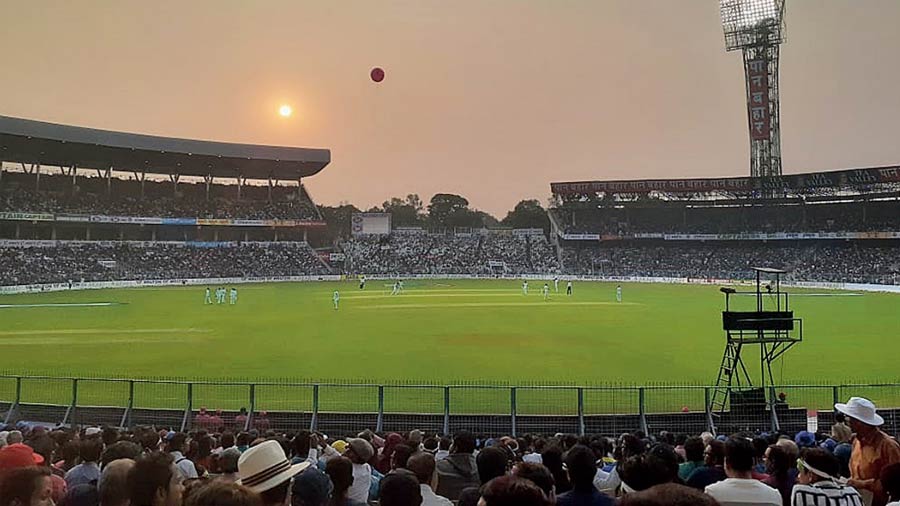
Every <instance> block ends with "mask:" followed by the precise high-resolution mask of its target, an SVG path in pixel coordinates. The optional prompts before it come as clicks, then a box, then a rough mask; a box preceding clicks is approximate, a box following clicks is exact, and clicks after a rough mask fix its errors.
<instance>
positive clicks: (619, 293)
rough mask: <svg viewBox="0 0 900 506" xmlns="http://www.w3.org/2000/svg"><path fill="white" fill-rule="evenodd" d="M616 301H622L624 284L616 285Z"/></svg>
mask: <svg viewBox="0 0 900 506" xmlns="http://www.w3.org/2000/svg"><path fill="white" fill-rule="evenodd" d="M616 302H622V285H616Z"/></svg>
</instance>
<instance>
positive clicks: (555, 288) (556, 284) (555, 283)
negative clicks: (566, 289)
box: [553, 276, 559, 293]
mask: <svg viewBox="0 0 900 506" xmlns="http://www.w3.org/2000/svg"><path fill="white" fill-rule="evenodd" d="M553 291H554V292H556V293H559V276H556V277H555V278H553Z"/></svg>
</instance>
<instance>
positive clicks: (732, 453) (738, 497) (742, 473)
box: [705, 436, 782, 506]
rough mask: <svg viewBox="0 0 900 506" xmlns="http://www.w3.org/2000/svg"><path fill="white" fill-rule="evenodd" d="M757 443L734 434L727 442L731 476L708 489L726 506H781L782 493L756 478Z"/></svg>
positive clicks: (727, 467) (710, 493)
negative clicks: (754, 477) (755, 454)
mask: <svg viewBox="0 0 900 506" xmlns="http://www.w3.org/2000/svg"><path fill="white" fill-rule="evenodd" d="M753 455H754V449H753V443H752V442H751V441H750V440H748V439H746V438H742V437H736V436H732V437H730V438H728V440H727V441H726V442H725V473H726V474H727V476H728V477H727V478H726V479H725V480H723V481H720V482H718V483H713V484H711V485H709V486H707V487H706V490H705V492H706V493H707V494H709V495H711V496H712V497H713V498H715V499H716V500H717V501H719V503H721V504H722V506H730V505H741V506H753V505H758V506H781V505H782V501H781V494H779V493H778V491H777V490H775V489H773V488H771V487H769V486H768V485H766V484H764V483H762V482H760V481H758V480H754V479H753V473H752V471H753Z"/></svg>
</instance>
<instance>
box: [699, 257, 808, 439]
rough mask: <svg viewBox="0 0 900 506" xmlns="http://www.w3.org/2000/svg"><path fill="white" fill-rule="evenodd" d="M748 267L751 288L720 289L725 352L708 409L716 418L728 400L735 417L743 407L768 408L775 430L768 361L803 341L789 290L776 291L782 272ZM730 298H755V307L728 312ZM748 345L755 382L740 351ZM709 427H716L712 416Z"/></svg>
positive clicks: (766, 268)
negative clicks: (753, 351) (754, 359)
mask: <svg viewBox="0 0 900 506" xmlns="http://www.w3.org/2000/svg"><path fill="white" fill-rule="evenodd" d="M753 270H754V271H755V272H756V290H755V291H749V290H747V291H740V290H737V289H735V288H730V287H723V288H720V289H719V290H720V291H721V292H722V293H724V294H725V311H723V312H722V328H723V329H724V330H725V337H726V342H725V353H724V354H723V355H722V364H721V366H720V367H719V375H718V377H717V378H716V386H715V388H714V389H713V391H712V395H710V397H709V404H708V406H707V413H710V414H711V415H713V416H716V417H721V416H722V415H723V414H724V413H725V411H726V407H728V404H729V398H730V401H731V402H730V404H731V412H732V414H735V415H737V414H739V413H740V412H741V411H748V410H749V411H754V412H756V413H761V410H764V409H766V408H768V409H769V410H770V413H771V424H772V427H773V428H775V429H777V428H778V417H777V415H776V413H775V404H776V402H777V401H778V399H777V398H776V396H775V392H774V389H772V388H771V387H772V386H774V384H775V381H774V377H773V375H772V363H773V362H774V361H775V360H777V359H778V358H779V357H781V356H782V355H783V354H784V353H785V352H786V351H788V350H789V349H791V348H792V347H793V346H794V345H795V344H797V343H799V342H801V341H802V340H803V320H802V319H800V318H794V312H793V311H791V309H790V297H789V294H788V292H785V291H782V289H781V276H782V274H784V273H785V272H786V271H784V270H781V269H772V268H768V267H754V268H753ZM764 277H765V281H767V283H765V284H764V283H763V281H764ZM733 297H754V298H755V299H756V308H755V310H754V311H735V310H732V305H733V300H732V298H733ZM748 346H757V347H758V348H759V367H760V376H759V383H758V384H755V385H754V383H753V380H751V378H750V373H749V372H748V371H747V366H746V364H745V360H744V356H743V355H742V353H743V352H745V348H746V347H748ZM751 356H752V355H751ZM710 425H712V426H715V424H714V423H713V420H710Z"/></svg>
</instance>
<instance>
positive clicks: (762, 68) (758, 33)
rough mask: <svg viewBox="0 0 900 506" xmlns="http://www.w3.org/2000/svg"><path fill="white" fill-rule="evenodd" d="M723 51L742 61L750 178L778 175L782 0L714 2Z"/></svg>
mask: <svg viewBox="0 0 900 506" xmlns="http://www.w3.org/2000/svg"><path fill="white" fill-rule="evenodd" d="M719 7H720V9H721V14H722V28H723V30H724V31H725V50H726V51H734V50H737V49H740V50H741V52H742V53H743V56H744V76H745V85H746V90H747V124H748V126H749V128H750V176H752V177H773V176H780V175H781V128H780V117H779V107H778V104H779V101H778V49H779V46H780V44H781V43H782V42H784V34H785V25H784V0H719Z"/></svg>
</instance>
